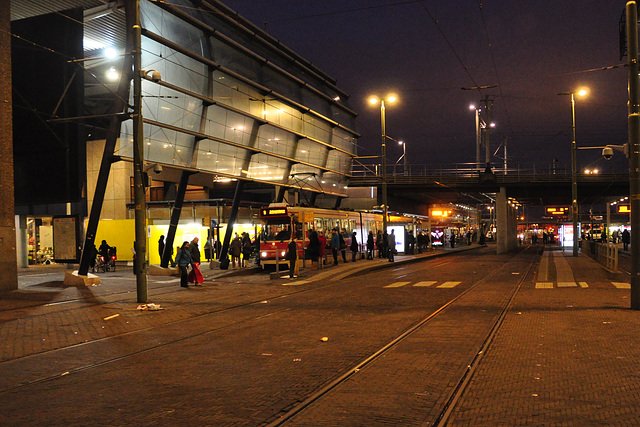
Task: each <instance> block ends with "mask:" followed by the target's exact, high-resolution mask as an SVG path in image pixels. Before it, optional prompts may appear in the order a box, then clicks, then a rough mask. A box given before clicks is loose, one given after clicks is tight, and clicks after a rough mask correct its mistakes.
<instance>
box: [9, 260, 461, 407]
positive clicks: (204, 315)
mask: <svg viewBox="0 0 640 427" xmlns="http://www.w3.org/2000/svg"><path fill="white" fill-rule="evenodd" d="M425 261H429V260H427V259H425ZM433 261H435V264H434V265H433V267H437V266H440V265H444V264H447V263H448V262H449V261H444V262H443V261H442V260H433ZM339 286H341V284H340V283H339V282H337V281H331V282H328V283H327V284H324V285H320V286H313V287H309V288H305V289H294V288H284V289H293V290H290V291H285V292H283V293H282V294H280V295H277V296H269V297H268V301H269V302H272V301H277V300H281V299H285V298H290V297H293V296H297V295H302V294H306V293H311V292H317V291H319V290H323V289H328V288H332V287H339ZM160 288H161V289H169V288H171V291H167V292H163V293H162V294H170V293H174V292H176V291H175V285H171V286H162V287H160ZM156 289H158V288H156ZM114 295H116V296H117V295H129V296H130V293H129V292H114V293H111V294H107V295H105V296H103V297H108V296H114ZM229 298H233V297H229ZM127 301H129V299H126V300H125V299H120V300H115V301H104V302H92V303H86V299H83V298H77V299H74V300H65V301H60V303H63V302H64V303H73V302H77V303H83V302H84V304H82V306H80V307H73V308H68V309H63V310H61V311H62V312H65V313H69V312H72V311H81V310H86V309H94V308H95V307H97V306H105V307H107V306H109V305H112V304H116V303H122V302H127ZM265 302H267V300H265V296H264V295H262V296H261V297H259V298H255V299H252V300H250V301H247V302H244V303H241V304H234V305H230V306H227V307H223V308H220V309H217V310H212V311H208V312H205V313H201V314H196V315H192V316H190V317H188V318H182V319H180V320H174V321H169V322H164V323H162V328H170V327H172V326H176V325H181V324H186V323H188V322H193V321H194V320H198V319H206V318H207V317H213V316H219V315H220V314H222V313H228V312H232V311H234V310H240V309H243V308H247V307H251V306H259V305H263V304H264V303H265ZM197 304H198V303H197V302H185V303H183V304H181V306H182V307H186V306H189V305H197ZM28 308H29V307H22V308H17V309H15V310H16V311H22V310H25V309H28ZM288 310H289V308H286V309H282V310H275V311H269V312H267V313H261V314H259V315H255V316H250V317H246V318H243V319H241V320H239V321H236V322H230V323H226V324H225V325H222V326H220V327H215V328H209V329H206V330H203V331H200V332H198V333H192V334H188V335H184V336H182V337H180V338H179V339H174V340H169V341H165V342H163V343H162V344H159V345H154V346H150V347H147V348H144V349H142V350H139V351H134V352H130V353H127V354H124V355H121V356H118V357H113V358H109V359H105V360H102V361H100V362H96V363H90V364H86V365H82V366H78V367H76V368H73V369H69V370H68V371H65V372H58V373H55V374H51V375H46V376H43V377H40V378H36V379H32V380H29V381H25V382H22V383H20V384H18V385H16V386H12V387H8V388H4V389H0V394H3V393H7V392H11V391H15V390H17V389H20V388H22V387H27V386H30V385H34V384H39V383H44V382H47V381H52V380H55V379H57V378H60V377H61V376H66V375H71V374H74V373H80V372H84V371H87V370H90V369H92V368H97V367H100V366H104V365H107V364H109V363H115V362H118V361H120V360H123V359H126V358H128V357H132V356H136V355H139V354H142V353H146V352H150V351H154V350H158V349H159V348H162V347H168V346H171V345H174V344H177V343H180V342H183V341H186V340H189V339H193V338H197V337H201V336H205V335H207V334H211V333H213V332H220V331H221V330H224V329H227V328H233V327H235V326H238V325H240V324H242V323H247V322H251V321H254V320H259V319H261V318H264V317H268V316H273V315H275V314H279V313H283V312H286V311H288ZM59 312H60V311H58V313H59ZM38 316H42V314H39V315H30V316H27V318H36V317H38ZM157 327H158V325H154V326H150V327H146V328H139V329H135V330H130V331H126V332H123V333H118V334H113V335H110V336H107V337H104V338H99V339H93V340H90V341H86V342H81V343H77V344H72V345H68V346H64V347H58V348H54V349H49V350H45V351H42V352H37V353H32V354H29V355H25V356H22V357H17V358H12V359H7V360H2V361H0V367H2V366H3V365H8V364H10V363H11V364H12V363H16V362H20V361H23V360H27V359H31V358H34V357H42V356H46V355H53V354H56V353H62V352H65V351H68V350H72V349H75V348H79V347H85V346H89V345H92V344H97V343H103V342H108V341H114V340H118V339H121V338H123V337H126V336H132V335H135V334H141V333H145V332H147V331H152V330H154V329H156V328H157Z"/></svg>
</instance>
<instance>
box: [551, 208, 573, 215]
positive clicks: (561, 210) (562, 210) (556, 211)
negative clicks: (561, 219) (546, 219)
mask: <svg viewBox="0 0 640 427" xmlns="http://www.w3.org/2000/svg"><path fill="white" fill-rule="evenodd" d="M568 212H569V207H568V206H548V207H547V213H548V214H549V215H566V214H567V213H568Z"/></svg>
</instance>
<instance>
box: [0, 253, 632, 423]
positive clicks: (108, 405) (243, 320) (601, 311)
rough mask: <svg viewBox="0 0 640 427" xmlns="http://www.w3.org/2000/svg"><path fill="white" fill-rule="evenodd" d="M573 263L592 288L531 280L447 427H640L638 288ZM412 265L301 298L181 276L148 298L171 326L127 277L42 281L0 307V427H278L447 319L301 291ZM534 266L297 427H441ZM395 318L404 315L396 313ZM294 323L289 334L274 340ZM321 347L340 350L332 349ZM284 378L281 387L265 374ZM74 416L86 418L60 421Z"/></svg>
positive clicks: (250, 282) (476, 297) (456, 312)
mask: <svg viewBox="0 0 640 427" xmlns="http://www.w3.org/2000/svg"><path fill="white" fill-rule="evenodd" d="M452 259H453V258H452ZM501 259H502V258H500V257H497V256H490V257H485V258H484V261H482V262H479V263H477V265H475V266H472V267H469V270H468V271H467V273H468V274H470V275H473V274H476V270H478V274H480V269H482V268H484V269H486V270H491V269H495V270H496V271H497V270H499V269H500V267H501V266H502V264H501V263H500V260H501ZM401 260H402V258H400V261H401ZM447 260H448V258H447ZM566 260H567V261H568V262H569V264H570V266H571V269H572V270H573V272H574V275H575V279H576V281H584V282H588V283H589V287H588V288H581V287H577V286H576V287H574V288H558V287H554V288H553V289H536V288H535V283H536V275H535V272H532V273H531V275H530V276H528V277H526V278H525V280H524V284H523V287H522V289H521V291H520V292H519V294H518V296H517V297H516V299H515V301H514V304H513V306H512V307H511V309H510V311H509V313H508V315H507V317H506V318H505V321H504V323H503V326H502V328H501V329H500V331H499V333H498V334H497V335H496V337H495V339H494V341H493V344H492V346H491V348H490V349H489V351H488V352H487V353H486V354H485V355H484V357H483V358H482V360H481V362H480V364H479V365H478V368H477V370H476V372H475V374H474V376H473V378H472V380H471V382H470V386H469V388H468V389H467V390H466V392H465V394H464V395H463V396H462V398H461V399H460V401H459V402H458V404H457V405H456V407H455V410H454V412H453V417H452V420H451V424H452V425H575V424H579V423H581V424H585V425H640V415H639V414H640V411H638V410H637V407H638V403H640V396H639V395H638V392H639V390H640V368H639V367H638V366H640V364H639V363H638V362H639V361H640V349H639V348H638V346H637V345H635V337H636V335H637V333H636V330H637V328H638V326H640V325H638V323H640V321H639V320H638V313H637V312H635V311H631V310H629V309H628V295H629V291H628V290H621V289H616V288H614V287H612V286H611V282H612V281H617V282H624V281H628V276H624V275H622V274H619V275H611V274H609V273H606V272H604V270H602V269H601V268H600V267H599V266H597V264H595V263H594V262H593V261H591V260H590V259H588V258H586V257H583V256H581V257H579V258H577V259H574V258H571V257H568V258H566ZM401 265H402V263H400V262H399V263H396V264H395V265H390V264H388V263H384V262H383V261H380V262H378V261H375V262H371V263H367V261H362V262H358V263H356V264H346V265H341V266H340V267H338V268H330V269H326V270H323V271H320V272H316V273H314V274H313V275H310V274H309V273H308V272H304V271H303V272H302V273H301V277H300V278H299V279H298V281H294V282H293V283H291V284H292V285H294V286H280V284H281V283H283V282H284V281H283V280H280V281H270V280H268V279H265V278H264V276H259V275H250V276H241V277H237V278H236V277H233V276H231V277H226V278H224V279H223V278H216V277H215V276H217V274H218V273H214V274H209V275H208V276H209V280H208V281H207V282H206V283H205V287H204V288H203V289H197V288H193V289H184V290H183V289H179V288H178V283H177V281H176V279H175V278H152V279H151V281H150V283H151V284H150V292H149V294H150V300H151V301H153V302H155V303H159V304H161V306H162V307H165V308H166V310H163V311H158V312H149V311H139V310H136V307H137V303H135V302H134V301H135V281H133V280H132V277H133V276H132V275H130V272H129V271H128V269H127V270H126V274H125V271H122V272H117V274H113V275H111V277H110V279H109V280H105V282H104V283H103V285H101V286H97V287H90V288H65V287H63V286H61V284H60V281H59V280H55V279H54V280H50V281H49V282H46V283H44V284H43V282H40V283H38V280H39V279H38V277H40V276H35V277H32V280H27V281H25V283H27V285H26V286H21V289H20V290H19V291H16V292H12V293H11V294H10V295H1V296H0V406H2V407H3V411H0V424H2V425H42V424H43V423H46V424H49V425H56V424H59V425H63V424H64V425H69V424H73V425H85V424H92V425H93V424H98V425H100V424H109V425H126V424H131V423H137V424H142V425H187V424H189V425H259V424H261V423H263V422H265V421H266V420H273V419H274V414H277V413H278V412H285V411H287V410H288V409H290V408H292V407H295V405H296V404H297V403H296V402H298V401H299V400H301V398H296V396H300V397H303V396H307V395H308V394H309V393H312V392H313V391H314V390H317V389H318V388H320V387H321V386H322V385H325V384H327V383H328V382H329V381H330V380H331V379H333V378H335V377H336V375H338V374H340V373H343V372H344V371H345V369H348V368H349V367H350V366H353V365H354V364H355V363H357V362H358V361H361V360H362V359H363V358H364V357H367V356H368V355H370V354H371V353H372V352H373V351H375V350H376V349H377V348H379V345H381V344H383V343H386V342H388V340H389V339H391V338H393V337H394V336H397V335H398V334H399V333H401V332H402V331H403V330H405V329H406V327H407V322H406V319H418V318H419V317H420V316H421V314H420V310H419V307H420V305H425V306H428V305H429V304H433V306H434V307H435V306H437V304H438V303H439V302H438V301H435V300H434V301H431V300H430V299H424V300H415V301H406V300H401V299H398V300H397V301H395V300H394V299H393V298H394V297H389V296H387V295H395V294H383V293H379V294H372V295H371V296H369V299H368V300H359V299H358V297H359V296H360V295H361V293H362V289H365V288H366V286H367V283H365V281H358V280H354V281H352V282H350V283H353V285H350V287H349V288H347V289H345V291H344V292H343V293H342V294H340V295H336V296H334V295H332V294H326V295H325V296H323V297H322V298H320V297H319V296H320V295H322V294H317V295H318V297H317V298H315V299H314V300H313V301H309V300H305V292H306V291H307V290H308V289H311V288H312V287H311V286H309V285H308V284H305V283H303V281H308V282H309V283H314V282H313V280H316V279H322V283H325V282H328V285H336V283H335V282H339V281H340V280H341V278H343V277H347V276H348V275H349V274H352V273H353V272H354V270H355V269H361V268H365V269H366V270H371V269H372V268H377V267H383V266H384V267H389V266H390V267H394V269H393V270H398V268H399V267H400V266H401ZM443 265H444V263H443ZM523 266H524V263H521V262H520V261H518V260H517V259H516V261H515V262H513V263H511V264H509V268H508V269H507V268H504V269H502V270H501V271H499V272H498V273H497V275H496V279H495V280H493V281H492V282H490V283H487V284H486V285H484V286H483V287H482V289H481V292H479V293H474V294H469V295H467V296H465V297H463V299H462V300H461V301H460V303H459V305H456V307H455V308H452V309H451V310H450V311H449V312H448V313H447V314H446V315H443V316H442V317H439V318H438V319H437V321H436V322H435V324H434V327H433V328H430V329H429V330H425V331H424V332H420V333H416V334H415V335H414V336H412V337H411V338H410V339H408V340H406V341H405V342H403V343H402V344H401V345H399V346H398V347H397V348H394V349H393V351H390V352H389V353H388V354H386V355H385V356H384V357H383V358H381V359H380V360H379V361H376V362H374V364H373V365H372V366H370V367H367V369H365V370H363V371H362V372H361V375H360V374H359V375H357V376H355V377H354V378H353V380H351V381H350V382H348V383H346V384H345V385H344V386H342V387H340V388H338V389H337V390H336V392H335V393H334V394H331V395H330V396H328V397H327V398H326V399H323V400H322V401H321V402H319V403H318V405H317V406H315V407H313V408H312V409H311V410H309V411H305V412H303V413H301V414H300V416H299V417H296V418H294V419H293V420H292V424H293V425H297V424H300V425H363V423H364V422H366V423H367V425H421V424H427V425H428V423H429V422H430V420H432V419H433V417H434V415H435V414H437V413H438V411H439V410H440V409H441V407H442V404H443V403H444V400H445V398H446V396H448V393H449V392H450V391H451V388H452V387H453V386H454V385H455V379H456V378H458V377H459V376H460V375H461V374H462V371H464V363H461V362H463V361H464V360H469V359H470V358H471V357H472V356H473V354H472V353H470V349H472V348H474V347H473V346H470V344H472V343H473V341H474V340H479V339H480V338H481V337H482V335H483V334H482V331H484V330H486V329H487V327H488V325H490V324H491V323H492V322H493V321H494V320H495V316H496V315H497V312H498V309H499V307H500V305H501V303H502V302H504V299H505V298H506V296H507V295H508V290H509V288H510V287H511V286H512V284H513V283H515V282H517V281H518V280H519V279H518V275H517V273H520V274H522V275H524V273H525V270H524V269H523ZM443 268H453V269H455V268H456V267H455V264H453V263H451V264H449V267H443ZM32 273H33V272H29V274H32ZM35 274H40V273H39V272H36V273H35ZM397 274H400V273H397ZM32 275H34V274H32ZM118 275H120V276H118ZM382 275H383V273H380V275H379V276H382ZM42 277H48V276H46V275H45V276H42ZM367 277H370V276H367ZM327 278H329V279H331V280H329V281H327V280H326V279H327ZM60 280H61V279H60ZM344 280H346V279H344ZM367 280H373V279H367ZM332 282H334V283H332ZM316 283H320V282H316ZM315 287H317V285H316V286H315ZM314 295H315V294H314ZM383 295H384V296H385V297H386V298H387V301H386V305H384V304H382V301H383V299H381V297H382V296H383ZM425 295H428V294H425ZM389 298H392V299H389ZM396 303H397V304H399V307H398V310H397V312H389V313H387V311H388V307H391V306H394V305H395V304H396ZM230 308H233V310H230ZM332 310H333V311H332ZM335 310H338V311H337V312H339V313H340V316H336V315H335V313H336V311H335ZM116 314H117V316H116V317H111V318H109V317H110V316H114V315H116ZM372 316H373V317H372ZM405 318H406V319H405ZM105 319H108V320H105ZM367 319H368V320H369V321H371V319H373V320H374V323H375V328H374V329H372V328H371V327H370V325H368V324H366V321H367ZM461 321H463V322H462V323H461ZM296 322H298V323H299V327H298V328H295V329H294V330H288V331H284V330H282V331H278V330H277V329H275V330H274V329H273V325H274V324H282V325H291V324H296ZM345 322H346V323H348V324H347V325H345ZM383 322H384V323H383ZM409 324H411V321H410V322H409ZM320 325H321V327H320ZM461 325H464V329H461ZM327 331H330V332H327ZM323 335H330V336H331V339H330V340H329V341H328V342H326V343H322V342H321V341H319V339H318V338H319V337H320V336H323ZM112 337H116V338H115V339H114V338H112ZM454 337H458V338H460V337H461V338H463V339H462V340H460V339H458V340H456V339H453V338H454ZM85 343H86V344H85ZM239 343H242V344H241V345H242V347H238V345H239ZM467 344H468V345H467ZM56 349H58V350H56ZM160 349H163V350H160ZM159 357H160V358H161V359H158V358H159ZM67 372H69V373H68V374H67ZM271 372H273V373H277V374H276V375H274V376H273V377H271V378H269V377H268V376H267V377H265V376H263V375H262V373H271ZM114 379H117V380H119V382H116V383H114ZM29 381H36V382H35V383H32V384H30V385H27V384H26V383H27V382H29ZM392 383H395V387H393V388H391V387H389V385H390V384H392ZM362 390H367V393H366V395H365V394H363V393H362ZM358 394H360V395H359V396H358ZM43 396H46V399H43ZM296 399H298V400H296ZM65 402H68V404H69V405H76V406H75V407H73V406H69V407H68V408H67V409H66V410H65V409H61V408H60V406H61V405H64V404H65ZM81 402H85V404H86V405H83V404H82V403H81ZM229 402H233V404H230V403H229ZM83 406H86V408H91V411H89V412H88V411H87V410H86V409H85V408H84V407H83ZM372 415H373V416H372ZM371 420H373V421H371Z"/></svg>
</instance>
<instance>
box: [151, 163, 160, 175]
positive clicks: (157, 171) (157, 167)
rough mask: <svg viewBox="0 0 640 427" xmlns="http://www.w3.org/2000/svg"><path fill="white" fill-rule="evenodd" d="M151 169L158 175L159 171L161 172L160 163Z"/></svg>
mask: <svg viewBox="0 0 640 427" xmlns="http://www.w3.org/2000/svg"><path fill="white" fill-rule="evenodd" d="M153 171H154V172H155V173H156V175H160V173H161V172H162V165H159V164H156V165H155V166H154V167H153Z"/></svg>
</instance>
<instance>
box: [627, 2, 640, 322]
mask: <svg viewBox="0 0 640 427" xmlns="http://www.w3.org/2000/svg"><path fill="white" fill-rule="evenodd" d="M627 46H628V49H627V50H628V55H629V57H628V65H629V66H628V69H629V119H628V123H629V125H628V126H629V188H630V193H631V194H630V197H629V204H630V206H631V309H633V310H640V93H639V90H640V88H639V86H638V6H637V4H636V2H635V1H630V2H627Z"/></svg>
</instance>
